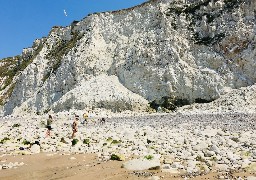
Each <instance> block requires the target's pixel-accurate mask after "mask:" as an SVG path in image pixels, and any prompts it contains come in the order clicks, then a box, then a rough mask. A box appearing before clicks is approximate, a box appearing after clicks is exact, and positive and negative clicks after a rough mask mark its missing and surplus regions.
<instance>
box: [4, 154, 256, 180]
mask: <svg viewBox="0 0 256 180" xmlns="http://www.w3.org/2000/svg"><path fill="white" fill-rule="evenodd" d="M74 158H75V159H74ZM0 160H1V161H6V162H24V164H25V165H24V166H21V167H18V168H15V169H7V170H2V171H0V179H5V180H13V179H16V180H25V179H65V180H75V179H88V180H89V179H90V180H98V179H102V180H103V179H104V180H121V179H128V180H137V179H138V180H140V179H153V178H154V176H158V177H160V178H161V179H184V176H182V175H180V174H170V173H163V172H161V171H159V170H147V171H128V170H126V169H124V168H121V165H122V162H121V161H107V162H99V161H98V160H97V157H96V155H94V154H73V155H67V154H65V155H64V154H57V153H56V154H49V153H40V154H34V155H18V156H3V157H1V158H0ZM255 175H256V173H233V174H229V173H210V174H207V175H203V176H198V177H193V179H218V177H221V176H223V177H229V178H231V179H233V178H234V179H238V177H240V178H246V177H250V176H255ZM152 177H153V178H152Z"/></svg>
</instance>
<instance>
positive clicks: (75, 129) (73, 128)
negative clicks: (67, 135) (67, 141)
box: [71, 115, 79, 139]
mask: <svg viewBox="0 0 256 180" xmlns="http://www.w3.org/2000/svg"><path fill="white" fill-rule="evenodd" d="M78 119H79V116H77V115H76V116H75V120H74V122H73V123H72V136H71V139H73V138H74V137H75V136H76V133H77V131H78Z"/></svg>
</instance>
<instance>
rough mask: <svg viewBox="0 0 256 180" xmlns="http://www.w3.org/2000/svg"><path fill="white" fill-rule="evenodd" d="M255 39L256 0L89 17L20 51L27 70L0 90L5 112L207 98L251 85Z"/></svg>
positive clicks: (255, 77)
mask: <svg viewBox="0 0 256 180" xmlns="http://www.w3.org/2000/svg"><path fill="white" fill-rule="evenodd" d="M255 34H256V1H255V0H229V1H227V0H204V1H201V0H193V1H192V0H187V1H185V0H180V1H178V0H154V1H149V2H147V3H144V4H142V5H140V6H137V7H134V8H130V9H127V10H121V11H116V12H106V13H98V14H92V15H89V16H88V17H86V18H84V19H83V20H81V21H79V22H73V23H72V24H71V25H70V26H68V27H54V28H53V29H52V30H51V32H50V33H49V36H48V37H46V38H43V39H40V40H36V41H35V42H34V45H33V47H32V48H28V49H24V51H23V53H22V55H21V56H19V57H18V58H19V62H20V63H19V64H18V65H16V67H20V64H25V66H23V68H20V71H15V73H14V74H15V75H14V76H13V78H12V79H11V83H9V84H7V86H5V87H2V89H1V91H0V93H1V97H2V101H3V102H5V103H3V104H4V112H5V114H6V115H7V114H11V113H13V112H16V113H20V112H21V111H26V112H47V111H48V110H49V109H52V110H54V111H62V110H68V109H70V108H74V109H84V108H94V107H100V108H109V109H112V110H115V111H116V110H117V111H120V110H125V109H130V110H145V108H146V107H147V104H148V102H151V101H154V100H159V99H161V98H162V97H175V99H176V100H178V99H181V100H185V101H186V102H188V103H193V102H196V101H198V100H206V101H212V100H215V99H218V98H219V97H220V96H222V95H224V94H226V93H227V92H230V90H232V89H238V88H241V87H246V86H250V85H253V84H254V83H255V82H256V49H255V45H256V36H255ZM28 62H29V63H28ZM16 64H17V63H16ZM0 66H2V67H3V66H4V65H3V63H2V62H1V64H0ZM2 67H1V68H2ZM6 77H9V76H8V75H3V76H1V78H2V80H1V81H3V82H4V80H3V79H4V78H6ZM11 86H12V87H11ZM11 88H12V89H11ZM7 90H9V91H10V92H9V95H6V91H7Z"/></svg>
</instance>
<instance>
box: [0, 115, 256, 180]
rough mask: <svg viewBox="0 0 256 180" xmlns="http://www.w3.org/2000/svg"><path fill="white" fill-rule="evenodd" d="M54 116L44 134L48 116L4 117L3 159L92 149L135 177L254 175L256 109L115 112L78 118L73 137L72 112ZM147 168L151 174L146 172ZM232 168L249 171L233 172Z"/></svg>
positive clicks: (97, 156)
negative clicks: (255, 111)
mask: <svg viewBox="0 0 256 180" xmlns="http://www.w3.org/2000/svg"><path fill="white" fill-rule="evenodd" d="M53 117H54V122H53V130H52V132H51V136H50V137H46V135H45V134H46V128H45V124H44V122H46V119H47V116H35V117H33V118H28V117H16V118H14V117H5V118H2V119H1V120H0V132H1V134H0V140H1V146H0V152H1V158H2V159H3V158H4V157H6V156H29V155H31V154H32V155H33V154H41V153H48V154H49V153H55V154H56V153H57V154H62V155H67V154H68V155H71V156H72V155H74V154H86V155H88V154H91V155H93V156H95V161H97V162H99V163H106V162H111V161H118V162H119V163H120V168H122V169H125V170H127V171H130V172H134V173H133V176H136V177H137V176H138V174H139V175H141V176H142V177H144V178H155V179H158V178H159V179H165V178H166V177H168V176H166V175H165V176H160V175H159V176H154V171H157V172H161V173H167V174H168V175H169V178H170V175H175V177H179V178H181V179H184V178H192V177H194V178H195V177H202V176H205V175H207V174H211V173H217V175H215V176H214V179H215V178H217V179H225V178H229V179H230V178H231V179H233V178H234V179H239V178H240V179H253V178H254V179H255V178H256V115H255V114H243V113H225V114H218V113H214V114H181V113H176V114H153V115H152V114H151V115H149V114H148V115H137V116H123V117H122V116H112V117H108V118H106V122H105V123H100V121H99V120H98V119H99V118H100V117H94V119H93V120H94V121H93V120H92V119H89V123H88V124H83V123H82V118H80V123H79V125H78V132H77V134H76V136H75V138H74V139H70V136H71V133H72V129H71V123H72V121H73V117H74V116H73V115H67V114H57V115H54V116H53ZM70 158H71V159H72V157H70ZM24 164H26V163H24V162H9V163H7V162H5V161H1V162H0V169H1V170H2V172H3V171H8V170H10V169H14V168H15V169H18V168H20V167H21V166H24ZM144 171H145V172H147V171H151V173H152V174H149V175H150V176H144V175H142V174H143V172H144ZM140 173H142V174H140ZM234 173H246V176H242V177H240V176H239V175H237V176H232V174H234ZM0 174H1V171H0ZM146 174H147V173H146Z"/></svg>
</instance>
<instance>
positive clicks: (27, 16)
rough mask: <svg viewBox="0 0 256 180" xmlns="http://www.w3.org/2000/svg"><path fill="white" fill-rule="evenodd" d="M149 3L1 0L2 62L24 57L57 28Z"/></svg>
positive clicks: (94, 0) (97, 0)
mask: <svg viewBox="0 0 256 180" xmlns="http://www.w3.org/2000/svg"><path fill="white" fill-rule="evenodd" d="M145 1H146V0H0V59H2V58H4V57H10V56H15V55H19V54H21V52H22V49H23V48H26V47H31V46H32V43H33V41H34V40H35V39H36V38H41V37H43V36H47V35H48V33H49V31H50V29H51V27H53V26H67V25H70V23H71V22H72V21H73V20H81V19H82V18H84V17H85V16H87V14H89V13H94V12H104V11H110V10H118V9H123V8H129V7H132V6H135V5H138V4H141V3H143V2H145ZM64 10H65V11H66V13H67V16H65V13H64Z"/></svg>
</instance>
